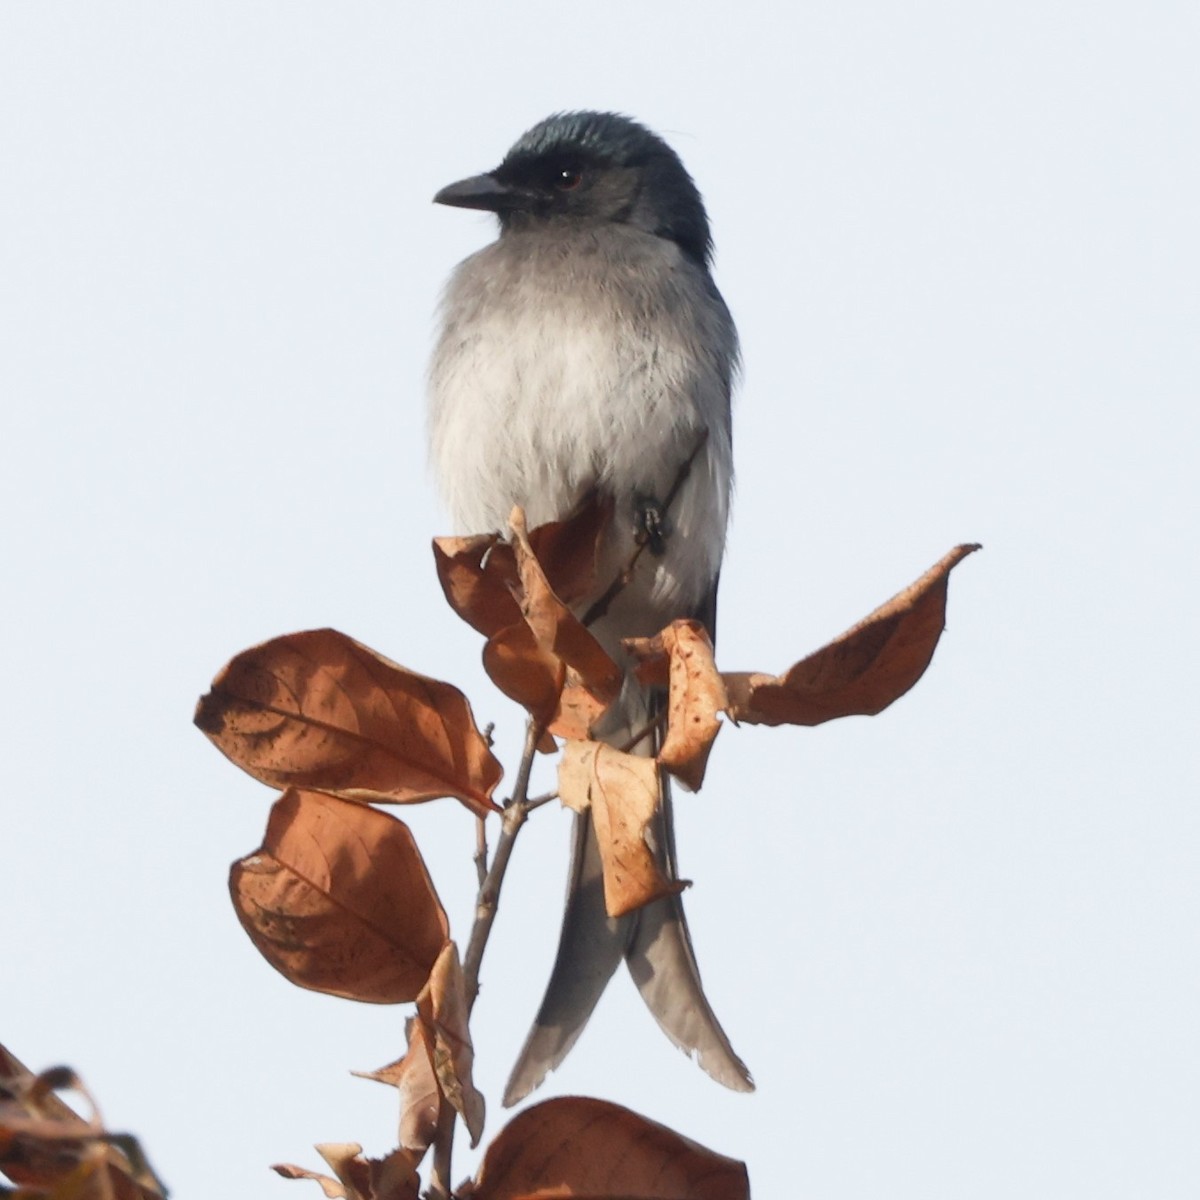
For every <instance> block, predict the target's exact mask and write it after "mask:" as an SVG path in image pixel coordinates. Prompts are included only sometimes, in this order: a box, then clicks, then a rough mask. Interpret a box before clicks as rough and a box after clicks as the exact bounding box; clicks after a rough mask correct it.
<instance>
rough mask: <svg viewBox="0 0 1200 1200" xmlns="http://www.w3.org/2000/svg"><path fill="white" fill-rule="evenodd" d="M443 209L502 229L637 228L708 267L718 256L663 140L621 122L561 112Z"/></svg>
mask: <svg viewBox="0 0 1200 1200" xmlns="http://www.w3.org/2000/svg"><path fill="white" fill-rule="evenodd" d="M434 201H435V202H436V203H438V204H450V205H454V206H455V207H458V208H479V209H485V210H487V211H489V212H494V213H495V214H496V216H497V217H498V218H499V219H500V225H501V228H502V229H505V230H507V229H525V228H530V227H536V226H537V225H539V224H546V225H556V226H559V227H560V228H561V227H562V226H564V225H565V226H570V225H576V226H578V227H580V228H583V227H586V226H596V225H601V224H605V223H616V224H624V225H632V226H634V227H636V228H639V229H643V230H645V231H646V232H648V233H652V234H654V235H655V236H657V237H662V238H666V239H668V240H669V241H672V242H675V243H676V244H677V245H678V246H679V248H680V249H681V250H682V251H683V252H684V253H685V254H687V255H688V256H689V257H690V258H692V259H693V260H694V261H695V262H696V263H698V264H699V265H701V266H705V267H706V266H707V265H708V262H709V259H710V258H711V255H712V237H711V235H710V233H709V228H708V217H707V216H706V214H705V212H704V203H703V201H702V200H701V199H700V193H699V191H697V189H696V185H695V183H693V182H692V177H691V176H690V175H689V174H688V173H687V171H686V170H685V169H684V166H683V163H682V162H680V161H679V156H678V155H677V154H676V153H675V151H674V150H672V149H671V147H670V146H668V145H667V144H666V142H664V141H663V140H662V138H660V137H658V136H656V135H655V134H653V133H651V132H650V131H649V130H648V129H646V128H645V127H644V126H642V125H639V124H638V123H637V122H636V121H633V120H630V119H629V118H628V117H623V116H620V115H619V114H617V113H600V112H572V113H557V114H555V115H554V116H552V117H547V118H546V120H544V121H541V122H539V123H538V124H537V125H535V126H534V127H533V128H532V129H530V130H529V131H528V132H527V133H524V134H522V136H521V137H520V138H519V139H518V141H517V142H516V144H515V145H514V146H513V147H512V149H511V150H509V152H508V153H507V154H506V155H505V157H504V161H503V162H502V163H501V164H500V165H499V166H498V167H497V168H496V169H495V170H494V171H489V172H488V173H487V174H486V175H474V176H472V177H471V178H469V179H463V180H460V181H459V182H458V183H452V184H450V185H449V186H448V187H444V188H442V190H441V191H440V192H438V194H437V195H436V196H434Z"/></svg>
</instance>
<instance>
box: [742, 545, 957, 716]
mask: <svg viewBox="0 0 1200 1200" xmlns="http://www.w3.org/2000/svg"><path fill="white" fill-rule="evenodd" d="M978 549H979V546H978V545H962V546H956V547H955V548H954V549H953V550H951V551H950V553H949V554H947V555H946V556H945V557H944V558H943V559H942V560H941V561H940V562H938V563H936V564H935V565H934V566H933V567H931V568H930V569H929V570H928V571H926V572H925V574H924V575H922V576H921V578H920V579H918V580H917V581H916V582H915V583H913V584H912V585H911V586H909V587H907V588H905V589H904V591H902V592H900V593H899V594H898V595H896V596H893V597H892V599H891V600H889V601H888V602H887V603H886V604H884V605H882V606H881V607H879V608H877V609H876V610H875V611H874V612H873V613H871V615H870V616H869V617H867V618H866V620H864V621H861V622H859V624H857V625H855V626H854V628H853V629H850V630H847V632H845V633H843V634H842V636H841V637H839V638H837V639H835V640H834V641H832V642H830V643H829V645H827V646H825V647H823V648H822V649H820V650H818V651H817V652H816V653H815V654H810V655H809V656H808V657H807V658H805V659H803V660H801V661H800V662H798V663H796V665H795V666H793V667H792V668H791V669H790V670H788V671H787V672H786V673H785V674H783V675H779V676H775V675H763V674H758V673H754V672H738V673H728V672H727V673H726V674H725V675H724V677H723V678H724V680H725V687H726V689H727V691H728V693H729V701H730V703H729V708H728V712H729V714H730V716H731V717H733V718H734V719H735V720H737V721H745V722H748V723H749V724H753V725H820V724H821V723H822V722H823V721H831V720H833V719H834V718H835V717H848V716H853V715H862V716H874V715H875V714H876V713H878V712H882V711H883V709H885V708H887V706H888V705H889V704H891V703H892V702H893V701H895V700H898V699H899V698H900V697H901V696H903V695H904V693H905V692H907V691H908V689H909V688H911V687H912V686H913V684H914V683H916V682H917V680H918V679H920V678H921V676H922V675H923V674H924V673H925V668H926V667H928V666H929V660H930V659H931V658H932V657H933V652H934V649H935V648H936V647H937V644H938V639H939V638H940V637H941V635H942V629H943V627H944V625H945V623H946V589H947V587H948V585H949V576H950V571H951V570H952V569H953V568H954V567H955V566H957V565H958V564H959V563H960V562H961V561H962V560H963V559H964V558H966V557H967V555H968V554H971V553H972V552H973V551H975V550H978Z"/></svg>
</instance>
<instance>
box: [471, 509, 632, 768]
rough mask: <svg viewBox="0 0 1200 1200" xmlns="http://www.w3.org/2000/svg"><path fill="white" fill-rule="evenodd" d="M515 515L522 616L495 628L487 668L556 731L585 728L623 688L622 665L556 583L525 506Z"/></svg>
mask: <svg viewBox="0 0 1200 1200" xmlns="http://www.w3.org/2000/svg"><path fill="white" fill-rule="evenodd" d="M511 520H512V532H513V540H512V544H511V546H505V547H504V549H506V550H508V551H509V552H510V553H511V554H513V555H514V556H515V570H516V578H515V580H514V581H513V582H512V585H511V587H512V595H513V597H514V598H515V603H516V604H517V606H518V609H519V613H520V616H521V620H520V621H519V622H517V623H515V624H512V625H507V626H505V627H504V628H502V629H498V630H496V631H495V632H493V633H492V634H491V636H490V637H489V638H488V643H487V645H486V646H485V647H484V650H483V665H484V669H485V670H486V671H487V673H488V675H489V677H490V678H491V680H492V682H493V683H495V685H496V686H497V687H498V688H499V689H500V690H501V691H502V692H503V693H504V694H505V695H506V696H508V697H509V698H510V699H512V700H515V701H516V702H517V703H518V704H520V705H522V707H524V708H525V710H526V711H527V712H528V713H529V714H530V715H531V716H532V717H533V718H534V720H535V721H536V722H537V723H538V725H539V726H541V727H542V728H543V729H544V730H548V732H549V733H550V734H558V735H559V736H568V737H569V736H572V735H574V734H586V732H587V729H588V728H589V727H590V725H591V722H592V721H594V720H596V719H597V718H598V717H599V716H600V715H602V714H603V713H604V711H605V710H606V709H607V708H608V707H609V705H610V704H611V703H612V702H613V700H614V699H616V697H617V695H618V693H619V692H620V690H621V680H622V675H621V669H620V667H618V666H617V664H616V663H615V662H613V660H612V659H611V658H610V657H609V656H608V654H607V653H605V651H604V649H603V647H601V645H600V643H599V642H597V641H596V639H595V638H594V637H593V636H592V635H591V633H589V632H588V630H587V629H585V628H584V626H583V625H582V624H580V622H579V620H578V618H577V617H576V616H575V615H574V613H572V612H571V610H570V609H569V608H568V607H567V606H566V605H565V604H564V603H563V602H562V600H561V599H559V597H558V596H557V595H556V594H555V592H554V590H553V588H551V586H550V583H549V581H548V580H547V578H546V574H545V571H544V570H543V569H542V566H541V564H540V563H539V562H538V559H537V555H536V554H535V552H534V549H533V546H532V544H531V541H530V536H529V535H527V534H526V531H525V523H524V516H523V515H522V513H521V510H520V509H519V508H517V509H514V510H513V515H512V518H511ZM547 528H548V527H546V526H543V527H542V531H543V532H544V531H545V530H546V529H547ZM556 536H560V535H558V534H556ZM497 549H500V547H497ZM574 582H575V584H578V579H576V580H575V581H574ZM568 685H569V689H570V690H569V693H568V695H567V697H566V700H565V701H564V689H565V688H567V687H568ZM539 748H540V749H542V750H543V751H552V750H553V749H554V743H553V741H548V740H547V739H546V738H545V737H544V738H543V742H542V744H541V746H540V747H539Z"/></svg>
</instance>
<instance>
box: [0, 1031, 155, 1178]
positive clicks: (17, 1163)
mask: <svg viewBox="0 0 1200 1200" xmlns="http://www.w3.org/2000/svg"><path fill="white" fill-rule="evenodd" d="M56 1090H71V1091H74V1092H77V1093H78V1094H79V1095H81V1096H82V1097H83V1098H84V1100H86V1101H87V1103H88V1105H89V1106H90V1107H91V1109H92V1115H91V1117H90V1119H86V1120H85V1119H84V1118H83V1117H81V1116H79V1114H78V1113H76V1112H75V1110H74V1109H73V1108H71V1107H70V1106H69V1105H68V1104H66V1103H65V1102H64V1101H63V1100H61V1099H59V1097H58V1096H57V1095H55V1091H56ZM0 1173H3V1174H4V1175H5V1176H7V1178H8V1179H10V1180H11V1181H12V1182H13V1183H14V1184H16V1185H17V1186H18V1187H19V1188H21V1189H28V1191H27V1192H25V1191H23V1192H22V1193H21V1194H23V1195H24V1194H28V1195H29V1196H31V1197H32V1196H35V1195H36V1196H40V1195H43V1194H45V1195H53V1196H56V1197H58V1196H62V1197H66V1196H71V1197H77V1198H78V1200H162V1197H163V1196H165V1195H166V1189H165V1188H164V1187H163V1185H162V1184H161V1182H160V1181H159V1180H158V1178H157V1177H156V1176H155V1174H154V1172H153V1171H152V1170H151V1168H150V1164H149V1162H148V1161H147V1159H146V1155H145V1153H144V1151H143V1150H142V1147H141V1144H140V1143H139V1142H138V1140H137V1138H135V1137H133V1136H132V1135H130V1134H126V1133H110V1132H109V1131H108V1130H106V1129H105V1128H104V1123H103V1121H102V1120H101V1118H100V1113H99V1110H98V1109H97V1108H96V1104H95V1101H94V1100H93V1099H92V1097H91V1095H90V1094H89V1092H88V1091H87V1089H86V1088H85V1087H84V1085H83V1083H82V1082H81V1081H80V1079H79V1077H78V1076H77V1075H76V1074H75V1072H74V1071H72V1070H71V1069H70V1068H69V1067H52V1068H50V1069H49V1070H47V1071H42V1072H41V1073H40V1074H37V1075H35V1074H34V1073H33V1072H32V1071H30V1070H29V1069H28V1068H27V1067H26V1066H25V1065H24V1064H23V1063H22V1062H21V1061H20V1060H19V1059H18V1058H17V1057H16V1056H15V1055H13V1054H12V1053H10V1052H9V1051H8V1050H7V1049H6V1048H5V1047H4V1046H0ZM0 1190H2V1189H0Z"/></svg>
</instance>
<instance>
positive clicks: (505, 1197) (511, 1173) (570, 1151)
mask: <svg viewBox="0 0 1200 1200" xmlns="http://www.w3.org/2000/svg"><path fill="white" fill-rule="evenodd" d="M556 1193H557V1194H558V1195H563V1196H577V1197H584V1196H593V1197H629V1198H634V1197H636V1200H749V1195H750V1184H749V1180H748V1178H747V1175H746V1167H745V1164H744V1163H741V1162H738V1161H737V1160H736V1159H732V1158H726V1157H725V1156H724V1155H721V1154H717V1153H715V1152H714V1151H712V1150H708V1149H706V1148H705V1147H703V1146H701V1145H699V1144H698V1143H696V1142H693V1141H691V1140H690V1139H689V1138H685V1137H683V1136H682V1135H680V1134H678V1133H676V1132H675V1131H674V1130H672V1129H668V1128H667V1127H666V1126H665V1125H659V1124H657V1123H656V1122H654V1121H650V1120H647V1119H646V1118H645V1117H642V1116H639V1115H638V1114H637V1113H634V1112H630V1110H629V1109H627V1108H621V1107H620V1106H619V1105H616V1104H609V1103H607V1102H606V1101H603V1100H593V1099H590V1098H589V1097H585V1096H566V1097H562V1098H560V1099H557V1100H547V1101H545V1102H543V1103H542V1104H536V1105H534V1106H533V1107H532V1108H527V1109H526V1110H525V1111H524V1112H522V1113H518V1114H517V1116H516V1117H514V1118H513V1120H512V1121H510V1122H509V1123H508V1125H506V1126H505V1127H504V1129H502V1130H501V1131H500V1134H499V1136H498V1137H497V1138H496V1140H495V1141H494V1142H492V1144H491V1145H490V1146H489V1147H488V1149H487V1153H486V1154H485V1155H484V1158H483V1163H482V1165H481V1166H480V1168H479V1176H478V1180H477V1183H476V1190H475V1192H474V1193H472V1195H473V1200H519V1198H521V1197H526V1196H553V1195H555V1194H556Z"/></svg>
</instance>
